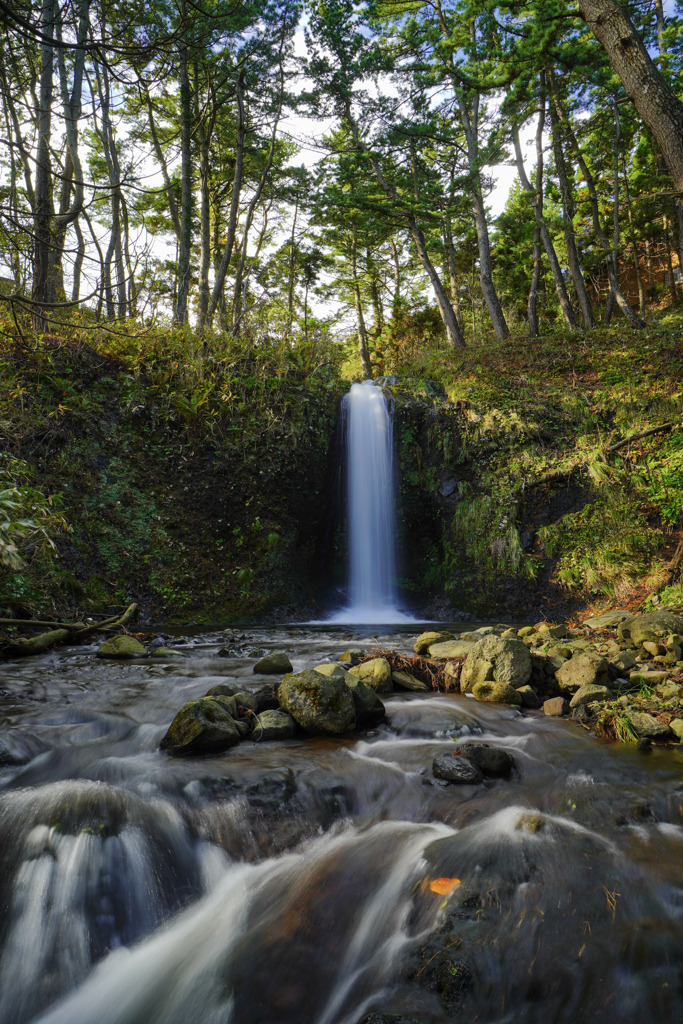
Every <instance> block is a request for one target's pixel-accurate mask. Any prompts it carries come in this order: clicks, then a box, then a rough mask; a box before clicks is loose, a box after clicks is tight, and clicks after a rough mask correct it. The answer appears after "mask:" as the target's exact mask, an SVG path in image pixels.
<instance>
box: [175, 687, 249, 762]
mask: <svg viewBox="0 0 683 1024" xmlns="http://www.w3.org/2000/svg"><path fill="white" fill-rule="evenodd" d="M230 699H231V698H229V697H223V698H220V697H219V698H214V697H201V698H200V699H199V700H193V701H190V702H189V703H188V704H185V705H184V707H182V708H181V709H180V711H179V712H178V714H177V715H176V716H175V718H174V719H173V721H172V722H171V724H170V726H169V728H168V732H167V733H166V735H165V736H164V738H163V739H162V741H161V743H160V744H159V749H160V750H164V751H166V752H167V753H168V754H171V755H172V756H173V757H182V756H191V755H195V754H216V753H220V751H222V750H227V749H228V748H229V747H234V746H235V744H237V743H239V741H240V739H241V736H240V731H239V729H238V728H237V725H236V724H235V721H234V719H233V717H232V715H231V714H229V712H228V711H227V710H226V707H225V706H224V705H223V703H221V702H223V701H227V700H230Z"/></svg>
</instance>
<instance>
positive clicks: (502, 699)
mask: <svg viewBox="0 0 683 1024" xmlns="http://www.w3.org/2000/svg"><path fill="white" fill-rule="evenodd" d="M471 692H472V695H473V696H474V699H475V700H480V701H489V702H490V703H492V704H513V705H515V706H516V707H521V706H522V695H521V694H520V693H519V691H518V690H516V689H515V688H514V686H510V684H509V683H499V682H496V681H495V680H486V681H484V682H481V683H475V684H474V686H473V687H472V691H471Z"/></svg>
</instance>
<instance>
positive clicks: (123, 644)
mask: <svg viewBox="0 0 683 1024" xmlns="http://www.w3.org/2000/svg"><path fill="white" fill-rule="evenodd" d="M146 654H147V651H146V650H145V648H144V647H143V645H142V644H141V643H140V641H139V640H136V639H135V637H133V636H126V635H125V634H121V635H120V636H110V637H109V639H108V640H105V641H104V643H103V644H101V645H100V647H98V649H97V657H98V658H121V659H123V658H141V657H144V656H145V655H146Z"/></svg>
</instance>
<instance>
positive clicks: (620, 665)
mask: <svg viewBox="0 0 683 1024" xmlns="http://www.w3.org/2000/svg"><path fill="white" fill-rule="evenodd" d="M635 663H636V659H635V658H634V657H633V655H632V654H631V652H630V651H619V653H618V654H615V655H614V657H613V658H611V659H610V664H611V665H614V667H615V668H616V669H617V671H618V672H628V671H629V669H631V668H633V666H634V665H635Z"/></svg>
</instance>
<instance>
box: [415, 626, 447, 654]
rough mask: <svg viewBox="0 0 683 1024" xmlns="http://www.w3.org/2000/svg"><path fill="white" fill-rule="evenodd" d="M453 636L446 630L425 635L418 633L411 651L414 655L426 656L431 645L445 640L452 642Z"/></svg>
mask: <svg viewBox="0 0 683 1024" xmlns="http://www.w3.org/2000/svg"><path fill="white" fill-rule="evenodd" d="M453 639H454V634H453V633H451V632H449V631H448V630H441V631H440V632H438V633H435V632H433V631H431V632H429V631H428V632H427V633H420V635H419V637H418V638H417V640H416V641H415V643H414V644H413V650H414V651H415V653H416V654H426V653H427V651H428V650H429V648H430V646H431V644H440V643H443V642H444V641H445V640H453Z"/></svg>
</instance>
